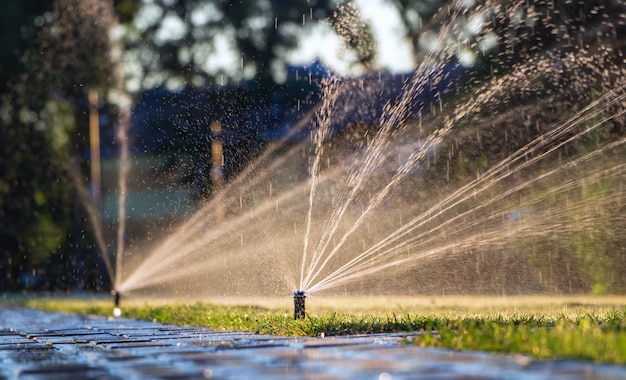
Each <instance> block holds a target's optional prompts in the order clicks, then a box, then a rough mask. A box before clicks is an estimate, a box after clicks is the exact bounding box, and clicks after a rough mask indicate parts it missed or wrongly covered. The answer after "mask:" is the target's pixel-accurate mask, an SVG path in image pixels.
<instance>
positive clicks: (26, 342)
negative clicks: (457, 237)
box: [0, 306, 626, 380]
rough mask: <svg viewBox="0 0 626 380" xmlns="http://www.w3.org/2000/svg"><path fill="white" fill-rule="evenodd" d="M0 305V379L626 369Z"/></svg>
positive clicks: (556, 374)
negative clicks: (226, 329)
mask: <svg viewBox="0 0 626 380" xmlns="http://www.w3.org/2000/svg"><path fill="white" fill-rule="evenodd" d="M405 337H406V335H402V334H384V335H363V336H344V337H332V338H328V337H327V338H292V337H280V336H264V335H258V334H251V333H241V332H235V331H214V330H208V329H203V328H197V327H177V326H171V325H163V324H158V323H153V322H149V321H137V320H131V319H125V318H118V319H114V318H106V317H96V316H81V315H73V314H61V313H48V312H42V311H37V310H30V309H23V308H17V307H6V306H0V379H14V378H16V379H63V380H72V379H206V378H213V379H379V380H391V379H597V378H602V379H625V378H626V367H624V366H606V365H596V364H593V363H588V362H577V361H537V360H532V359H529V358H527V357H524V356H510V355H493V354H488V353H480V352H455V351H449V350H442V349H426V348H420V347H416V346H413V345H407V344H402V343H401V341H402V339H403V338H405Z"/></svg>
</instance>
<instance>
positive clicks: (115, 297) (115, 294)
mask: <svg viewBox="0 0 626 380" xmlns="http://www.w3.org/2000/svg"><path fill="white" fill-rule="evenodd" d="M111 295H112V296H113V303H114V304H115V307H120V292H118V291H117V290H115V289H113V290H111Z"/></svg>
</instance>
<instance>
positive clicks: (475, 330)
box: [12, 297, 626, 365]
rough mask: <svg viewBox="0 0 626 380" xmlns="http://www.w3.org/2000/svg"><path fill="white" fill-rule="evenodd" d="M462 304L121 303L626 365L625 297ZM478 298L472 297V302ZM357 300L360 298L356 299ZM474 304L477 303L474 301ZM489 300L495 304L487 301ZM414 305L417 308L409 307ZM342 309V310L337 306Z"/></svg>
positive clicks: (219, 322) (238, 322)
mask: <svg viewBox="0 0 626 380" xmlns="http://www.w3.org/2000/svg"><path fill="white" fill-rule="evenodd" d="M468 298H469V301H468V302H466V303H465V304H461V305H460V306H459V304H458V302H457V304H455V305H449V304H445V305H444V304H440V305H430V307H429V306H428V305H427V304H422V305H421V306H420V309H422V310H423V311H424V312H423V313H415V312H412V311H407V310H403V308H397V307H396V308H393V307H391V308H390V307H389V306H386V307H384V308H376V307H373V306H370V307H367V306H366V307H361V308H357V307H352V309H351V310H348V311H346V310H342V309H341V308H336V307H335V306H332V305H326V306H323V305H321V304H318V305H315V306H316V308H317V310H316V311H314V312H312V311H311V310H307V311H308V312H309V314H308V315H307V317H306V318H305V319H304V320H298V321H295V320H293V317H292V314H291V313H292V310H290V309H289V308H286V307H285V306H284V305H283V306H276V305H274V306H270V307H262V306H259V305H252V304H251V305H247V306H241V305H233V304H214V303H206V302H197V303H192V304H184V303H178V304H177V303H165V304H163V303H158V304H155V305H149V304H139V303H138V302H127V303H123V306H124V307H123V311H124V316H125V317H128V318H136V319H141V320H152V321H155V322H161V323H170V324H176V325H194V326H204V327H208V328H212V329H218V330H219V329H226V330H238V331H249V332H256V333H260V334H274V335H289V336H305V335H306V336H320V335H324V336H331V335H344V334H359V333H379V332H398V331H418V332H420V334H418V335H417V337H415V338H410V339H409V340H407V342H406V343H407V344H416V345H420V346H423V347H442V348H450V349H454V350H483V351H492V352H501V353H518V354H524V355H528V356H531V357H535V358H540V359H554V358H571V359H583V360H590V361H594V362H601V363H612V364H622V365H623V364H626V307H624V302H623V301H624V300H623V299H618V300H617V301H615V300H613V301H612V302H602V301H603V300H605V299H602V298H595V300H596V301H598V300H600V302H599V303H598V302H593V303H572V302H562V303H554V300H553V299H552V301H550V303H548V304H545V303H541V302H539V303H536V304H530V305H525V304H524V305H521V304H516V305H515V306H510V305H509V306H507V305H506V304H503V305H502V306H500V307H496V306H494V305H493V303H494V302H493V301H492V302H490V301H489V299H487V301H485V302H484V303H482V305H483V306H481V302H478V301H476V298H472V297H468ZM472 300H474V301H472ZM12 302H13V303H17V304H20V305H23V306H28V307H34V308H39V309H45V310H53V311H65V312H74V313H83V314H99V315H111V313H112V305H111V302H110V300H106V301H103V300H88V301H86V300H76V299H57V298H52V299H46V298H35V299H28V298H25V299H20V300H17V301H16V300H13V301H12ZM355 304H358V301H357V302H355ZM468 305H474V307H472V306H468ZM485 305H491V306H485ZM409 308H410V309H414V308H415V306H410V305H409ZM333 309H340V310H339V311H332V310H333Z"/></svg>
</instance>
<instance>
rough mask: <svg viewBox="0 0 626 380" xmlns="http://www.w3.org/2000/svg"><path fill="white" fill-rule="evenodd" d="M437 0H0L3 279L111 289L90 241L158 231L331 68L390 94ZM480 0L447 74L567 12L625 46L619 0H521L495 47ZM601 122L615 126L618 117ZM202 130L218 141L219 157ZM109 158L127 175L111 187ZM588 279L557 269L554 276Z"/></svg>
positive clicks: (103, 243)
mask: <svg viewBox="0 0 626 380" xmlns="http://www.w3.org/2000/svg"><path fill="white" fill-rule="evenodd" d="M451 3H452V1H445V0H359V1H355V2H353V3H347V2H340V1H335V0H238V1H237V0H231V1H226V0H216V1H207V0H6V1H3V2H2V4H1V5H0V42H1V45H0V46H2V49H1V50H0V55H1V58H0V194H1V196H0V291H19V290H50V291H78V290H103V289H109V288H110V286H111V285H110V282H111V279H110V278H109V275H108V273H107V270H106V265H107V264H106V263H105V262H104V259H103V255H102V251H103V250H104V251H107V252H114V251H116V244H117V250H118V252H119V249H120V248H119V247H120V246H119V244H132V243H133V241H134V240H148V241H149V240H151V239H158V238H159V237H160V236H158V235H159V233H157V232H156V231H160V228H162V227H163V228H164V227H166V226H169V225H172V224H175V223H177V221H180V220H182V219H184V218H185V217H188V216H189V215H190V214H191V213H192V212H193V211H194V210H196V209H197V208H198V206H199V205H201V204H203V202H205V201H206V200H207V199H210V198H211V196H212V194H214V193H215V192H216V191H217V190H219V189H220V188H221V186H222V183H223V182H224V181H225V182H228V181H229V180H231V179H232V178H235V177H236V176H237V174H238V173H240V172H241V171H242V170H243V169H244V168H246V166H247V165H248V164H249V163H250V162H251V161H253V160H254V159H255V157H257V156H258V155H259V154H260V152H261V151H263V149H264V148H266V147H267V146H268V145H269V144H272V142H274V141H277V140H279V139H283V138H284V137H285V135H286V133H287V130H288V129H289V126H291V125H294V124H297V123H298V122H299V121H300V120H306V118H307V117H310V112H311V110H312V109H314V107H315V106H316V104H318V103H319V102H320V96H321V94H320V83H321V81H322V80H323V78H326V77H328V76H329V75H330V73H332V74H333V75H338V76H341V77H345V78H365V77H374V76H375V77H378V78H379V79H380V78H383V79H382V80H379V81H378V83H379V84H378V85H377V87H375V88H372V89H370V90H368V91H373V92H376V93H387V94H389V97H391V96H393V95H394V94H397V93H398V92H399V91H400V89H401V87H402V84H403V83H404V82H405V80H406V78H408V77H410V76H411V75H412V73H413V71H414V69H415V67H416V65H417V64H418V63H419V62H421V61H422V60H423V59H424V56H425V54H426V53H427V52H428V51H431V50H432V49H433V46H434V45H436V44H437V41H436V39H435V38H434V36H435V35H436V32H437V30H438V27H439V26H440V25H441V20H442V18H444V17H445V15H446V7H448V6H449V5H450V4H451ZM482 3H484V2H481V1H478V0H476V1H473V0H467V1H465V2H463V6H465V7H467V9H468V13H467V17H463V19H462V21H463V31H464V32H463V33H465V35H466V37H467V38H468V39H470V40H471V39H472V38H477V37H478V36H481V38H480V43H479V44H465V45H464V46H466V47H463V46H461V47H459V49H458V51H457V52H456V57H455V61H454V68H450V72H451V73H452V74H454V75H457V76H467V77H470V75H469V74H468V73H469V72H471V73H472V74H471V78H472V80H473V81H479V80H480V78H481V77H485V76H486V75H487V73H490V72H491V73H493V71H494V70H496V71H497V70H500V72H502V73H504V72H506V71H507V70H510V69H511V68H512V67H514V65H515V63H517V62H518V61H522V60H524V59H525V57H526V56H525V55H524V54H521V53H520V51H521V52H524V51H534V52H535V53H537V52H539V53H537V54H541V51H545V52H549V51H551V49H552V48H553V46H554V45H556V44H562V43H563V40H564V37H563V35H562V33H561V32H560V30H561V29H562V30H564V31H568V30H571V25H570V23H571V22H572V21H571V20H574V19H575V20H576V27H575V28H574V29H575V30H578V31H580V30H585V27H587V28H588V30H592V28H593V30H594V31H595V30H598V29H596V27H597V26H598V25H602V24H603V23H604V24H605V25H609V26H608V28H612V29H611V33H607V36H609V40H608V41H607V40H603V45H604V46H608V47H610V48H611V49H614V58H615V59H616V61H617V62H619V61H620V59H621V60H622V61H623V58H621V51H622V49H623V47H624V46H623V42H622V41H624V38H623V37H624V34H623V32H624V13H623V12H624V9H623V8H624V5H623V4H622V2H620V1H615V0H612V1H585V2H581V1H578V2H576V1H574V2H558V1H557V2H543V1H531V3H533V4H534V7H535V9H536V10H537V11H538V12H539V13H541V12H542V11H545V12H546V14H547V13H549V14H550V15H553V16H554V17H553V18H552V19H553V24H552V25H546V24H541V25H539V24H537V25H531V24H528V25H527V28H525V29H524V30H526V32H528V31H529V30H532V33H533V36H534V37H533V39H532V40H531V42H529V43H528V45H527V46H524V44H523V43H522V44H520V45H519V48H520V51H515V52H508V53H507V54H505V55H503V52H506V50H507V46H509V45H507V43H506V41H508V40H509V39H510V38H511V36H510V28H507V27H504V26H503V27H502V28H500V29H494V30H491V31H489V32H488V33H487V32H485V31H484V30H481V27H480V25H482V21H481V20H476V19H475V18H472V17H471V14H470V13H469V10H472V9H479V8H480V7H481V6H483V4H482ZM489 3H490V6H502V7H506V6H507V3H508V2H507V1H506V0H502V1H490V2H489ZM549 3H551V4H549ZM554 3H556V5H555V4H554ZM561 3H562V4H561ZM598 8H601V9H602V10H603V11H602V12H601V15H600V16H597V17H596V16H595V15H597V14H598V12H595V13H594V10H596V9H598ZM613 10H614V11H613ZM579 15H581V17H578V16H579ZM582 16H584V17H582ZM551 17H552V16H551ZM508 21H509V22H510V20H508ZM498 22H500V23H501V24H502V25H503V24H504V23H506V22H507V20H499V21H498ZM502 25H501V26H502ZM563 25H565V27H563V28H561V26H563ZM517 30H518V35H521V34H522V33H523V32H524V30H522V29H520V28H518V29H517ZM555 30H557V31H559V32H558V33H557V32H555ZM507 33H509V34H507ZM581 42H582V41H581ZM585 43H587V41H585ZM503 57H505V58H503ZM382 106H383V104H382V103H381V104H376V103H371V104H365V105H364V107H365V109H360V110H358V109H357V111H355V112H356V113H357V114H358V115H343V116H342V119H343V120H351V118H352V122H356V121H358V122H365V123H368V122H372V118H373V117H370V116H368V112H371V113H372V114H373V115H378V114H380V112H379V111H376V110H377V109H378V110H379V109H380V108H382ZM368 117H370V119H368ZM354 118H359V120H354ZM555 118H556V117H555ZM614 128H615V131H614V133H616V134H623V132H624V126H623V124H616V125H615V127H614ZM527 129H528V128H527ZM528 133H533V132H528ZM308 136H309V131H308V130H307V131H305V132H304V133H303V136H299V137H297V138H306V137H308ZM292 138H296V137H292ZM215 140H219V141H220V143H221V144H223V148H222V149H223V155H222V162H221V163H219V165H218V164H216V163H218V162H219V159H218V160H217V161H216V160H215V158H214V157H212V142H213V141H215ZM512 144H513V142H512ZM467 149H470V148H467ZM124 152H126V155H125V154H124ZM468 156H471V154H468ZM121 172H126V173H127V174H128V181H127V182H126V183H125V184H123V187H122V188H121V187H120V186H122V185H120V182H119V178H120V173H121ZM305 174H306V172H305ZM120 193H123V195H124V196H125V197H126V198H127V201H126V202H125V203H124V204H125V205H128V207H127V208H126V209H124V210H121V209H120V205H119V197H120ZM120 218H122V219H123V220H120ZM120 223H124V224H125V228H123V229H122V233H123V235H121V236H120V235H118V234H119V228H118V227H119V225H120ZM620 239H621V238H620ZM620 239H618V240H619V241H622V240H620ZM120 241H122V243H120ZM622 251H623V247H622ZM563 262H564V263H565V261H563ZM618 262H619V263H620V265H621V264H623V262H624V258H623V257H620V258H619V260H618ZM567 263H568V264H567V265H570V263H571V265H574V264H575V263H574V262H573V261H572V262H569V261H568V262H567ZM579 265H584V261H581V262H580V264H579ZM609 267H610V265H609V266H607V268H609ZM572 270H573V269H572ZM606 271H609V269H606ZM605 275H606V276H612V277H611V278H612V280H611V281H612V282H610V284H609V285H608V286H613V288H611V291H612V292H618V291H619V289H623V287H622V285H623V281H621V280H620V279H619V278H615V277H616V274H615V273H608V272H604V273H601V274H599V275H598V276H599V277H602V276H605ZM470 276H471V274H470ZM617 277H619V276H617ZM576 281H578V279H576ZM567 282H568V281H567V280H565V281H563V283H567ZM579 282H580V281H579ZM596 282H597V281H596ZM588 285H589V284H586V283H580V284H579V285H576V284H574V285H572V284H571V281H570V285H569V288H567V289H566V290H565V291H572V292H575V291H578V290H580V289H583V288H584V289H587V288H588V287H589V286H588ZM605 285H606V284H605ZM605 285H603V286H605ZM602 289H603V290H602V291H605V290H606V286H605V287H604V288H602Z"/></svg>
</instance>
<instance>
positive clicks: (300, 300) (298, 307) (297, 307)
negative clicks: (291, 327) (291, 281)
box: [293, 290, 306, 319]
mask: <svg viewBox="0 0 626 380" xmlns="http://www.w3.org/2000/svg"><path fill="white" fill-rule="evenodd" d="M305 298H306V295H305V294H304V290H297V291H295V292H293V319H304V317H305V315H306V313H305V309H304V299H305Z"/></svg>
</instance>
